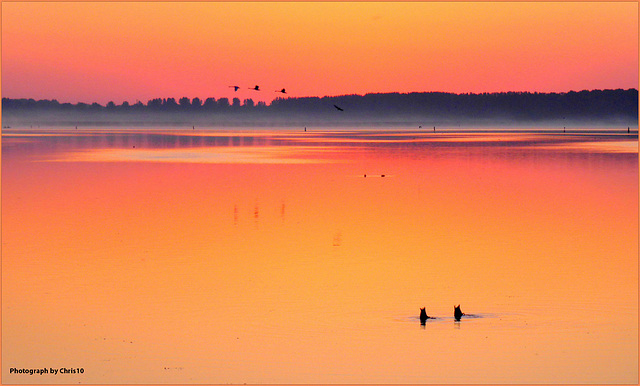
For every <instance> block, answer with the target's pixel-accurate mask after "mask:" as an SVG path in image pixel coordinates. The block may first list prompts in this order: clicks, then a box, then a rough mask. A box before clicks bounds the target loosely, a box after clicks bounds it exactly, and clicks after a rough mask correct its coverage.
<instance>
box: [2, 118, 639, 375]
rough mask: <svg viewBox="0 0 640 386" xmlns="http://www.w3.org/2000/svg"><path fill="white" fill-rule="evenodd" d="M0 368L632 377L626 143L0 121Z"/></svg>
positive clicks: (631, 180) (599, 138)
mask: <svg viewBox="0 0 640 386" xmlns="http://www.w3.org/2000/svg"><path fill="white" fill-rule="evenodd" d="M454 304H456V305H457V304H461V308H462V310H463V312H465V313H467V314H469V315H467V316H466V317H463V319H462V320H461V321H460V322H456V321H454V319H453V305H454ZM420 307H426V308H427V312H428V314H429V315H431V316H434V317H436V319H429V320H428V321H427V322H426V323H425V325H421V324H420V321H419V319H418V315H419V308H420ZM12 367H15V368H40V367H54V368H60V367H67V368H83V369H84V372H83V373H82V374H66V375H51V374H47V375H41V376H40V375H34V376H29V375H24V374H10V368H12ZM2 377H3V381H4V382H5V383H78V382H81V383H245V382H246V383H636V384H637V382H638V137H637V135H627V134H626V133H613V132H600V133H588V132H576V133H551V132H519V133H512V132H509V131H505V130H501V131H498V132H490V131H483V132H475V133H469V132H453V131H442V132H437V133H433V132H429V131H424V132H422V131H404V130H366V129H359V130H346V129H345V130H312V131H307V132H303V131H302V130H266V129H265V130H191V129H189V130H178V129H173V130H169V129H159V128H155V129H154V128H146V129H136V130H134V129H81V130H64V129H46V128H42V129H37V130H36V129H33V130H31V129H11V130H3V137H2Z"/></svg>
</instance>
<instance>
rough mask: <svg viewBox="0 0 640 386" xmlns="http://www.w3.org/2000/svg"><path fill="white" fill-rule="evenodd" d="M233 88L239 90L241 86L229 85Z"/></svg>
mask: <svg viewBox="0 0 640 386" xmlns="http://www.w3.org/2000/svg"><path fill="white" fill-rule="evenodd" d="M229 87H231V88H232V89H233V91H238V89H239V88H240V86H229Z"/></svg>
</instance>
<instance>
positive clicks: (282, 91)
mask: <svg viewBox="0 0 640 386" xmlns="http://www.w3.org/2000/svg"><path fill="white" fill-rule="evenodd" d="M276 92H281V93H283V94H286V93H287V92H286V91H285V89H282V90H276Z"/></svg>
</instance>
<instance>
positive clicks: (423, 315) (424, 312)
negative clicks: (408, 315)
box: [420, 307, 434, 324]
mask: <svg viewBox="0 0 640 386" xmlns="http://www.w3.org/2000/svg"><path fill="white" fill-rule="evenodd" d="M427 319H434V318H433V317H431V316H429V315H427V310H426V308H425V307H422V308H420V323H422V324H425V323H426V322H427Z"/></svg>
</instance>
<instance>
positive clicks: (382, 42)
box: [2, 2, 638, 104]
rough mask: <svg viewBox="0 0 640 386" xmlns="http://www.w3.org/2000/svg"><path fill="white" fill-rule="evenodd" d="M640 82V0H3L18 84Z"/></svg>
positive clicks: (42, 95)
mask: <svg viewBox="0 0 640 386" xmlns="http://www.w3.org/2000/svg"><path fill="white" fill-rule="evenodd" d="M230 85H238V86H240V87H241V89H240V90H238V91H237V92H234V91H233V89H231V88H229V87H228V86H230ZM254 85H260V88H261V89H262V91H260V92H256V91H252V90H249V89H248V88H249V87H253V86H254ZM637 87H638V3H637V2H617V3H615V2H588V3H587V2H562V3H549V2H542V3H537V2H531V3H503V2H498V3H490V2H488V3H467V2H465V3H450V2H440V3H431V2H421V3H414V2H409V3H395V2H394V3H388V2H384V3H379V2H374V3H370V2H367V3H358V2H356V3H333V2H332V3H326V2H322V3H317V2H313V3H309V2H304V3H297V2H283V3H271V2H270V3H261V2H251V3H242V2H225V3H218V2H213V3H202V2H198V3H176V2H162V3H154V2H144V3H137V2H136V3H129V2H115V3H113V2H101V3H97V2H95V3H94V2H65V3H56V2H9V3H7V2H3V3H2V96H3V97H10V98H34V99H57V100H58V101H60V102H71V103H77V102H87V103H91V102H99V103H101V104H105V103H107V102H108V101H114V102H116V103H117V104H120V103H122V102H123V101H128V102H130V103H135V102H136V101H137V100H140V101H142V102H143V103H146V102H147V101H148V100H149V99H151V98H157V97H160V98H167V97H174V98H180V97H185V96H186V97H189V98H194V97H199V98H201V99H205V98H207V97H214V98H216V99H218V98H222V97H227V98H233V97H238V98H240V99H241V100H244V99H246V98H252V99H253V100H254V101H259V100H263V101H267V102H269V101H271V100H272V99H273V98H275V97H278V96H282V94H277V93H275V92H274V91H275V90H280V89H282V88H286V90H287V92H288V94H287V95H288V96H293V97H301V96H325V95H343V94H365V93H370V92H414V91H415V92H423V91H445V92H455V93H464V92H474V93H477V92H499V91H531V92H534V91H538V92H566V91H570V90H583V89H587V90H591V89H607V88H609V89H611V88H613V89H615V88H625V89H626V88H637Z"/></svg>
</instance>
